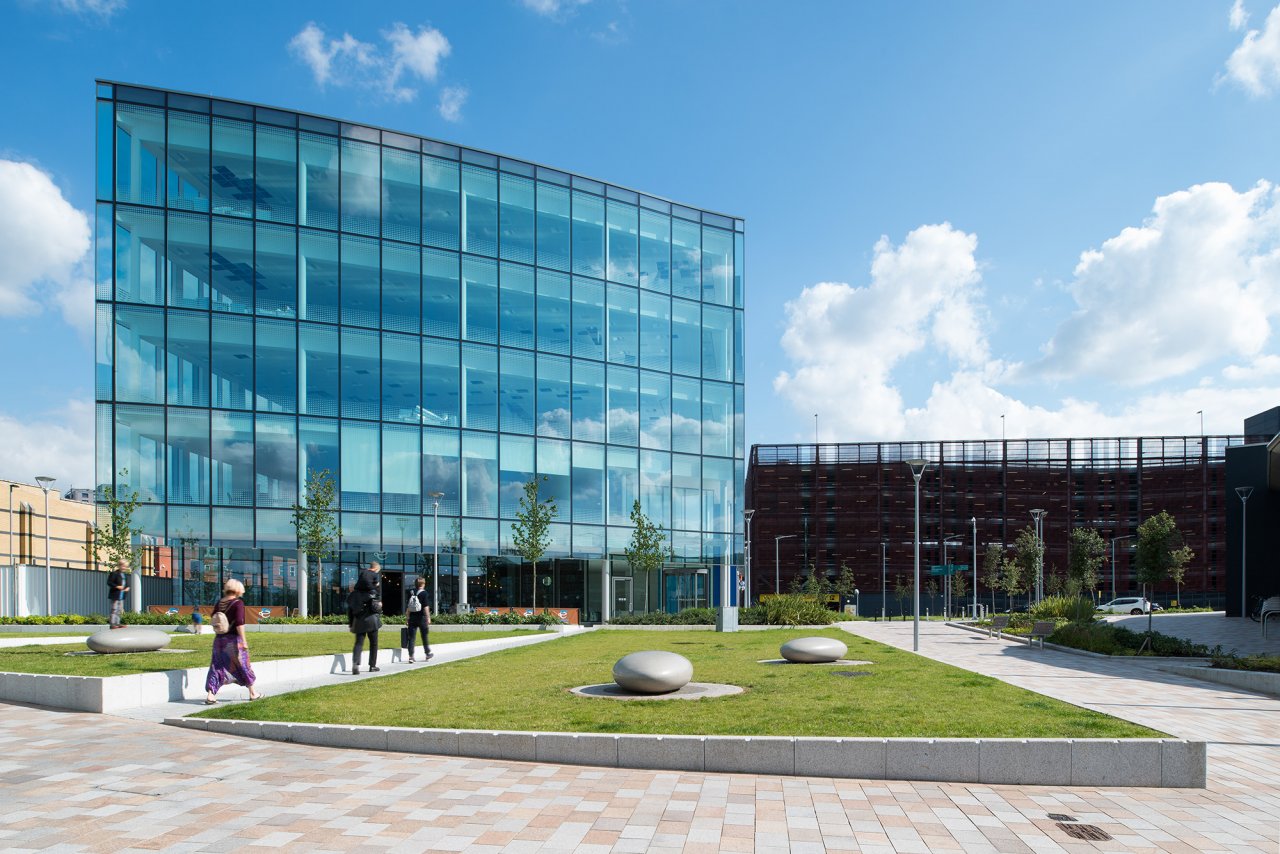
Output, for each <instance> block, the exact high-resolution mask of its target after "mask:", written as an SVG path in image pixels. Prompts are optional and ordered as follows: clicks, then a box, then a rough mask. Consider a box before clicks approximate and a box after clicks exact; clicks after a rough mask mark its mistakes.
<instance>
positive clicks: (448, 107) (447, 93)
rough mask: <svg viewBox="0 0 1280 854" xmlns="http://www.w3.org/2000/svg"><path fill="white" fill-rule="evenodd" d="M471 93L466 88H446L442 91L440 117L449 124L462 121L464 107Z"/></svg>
mask: <svg viewBox="0 0 1280 854" xmlns="http://www.w3.org/2000/svg"><path fill="white" fill-rule="evenodd" d="M469 94H470V93H469V92H468V91H467V89H466V87H465V86H446V87H445V88H443V89H441V90H440V117H441V118H442V119H444V120H445V121H447V122H460V121H462V107H463V105H464V104H466V103H467V95H469Z"/></svg>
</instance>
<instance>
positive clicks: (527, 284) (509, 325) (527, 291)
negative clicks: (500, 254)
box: [498, 264, 534, 350]
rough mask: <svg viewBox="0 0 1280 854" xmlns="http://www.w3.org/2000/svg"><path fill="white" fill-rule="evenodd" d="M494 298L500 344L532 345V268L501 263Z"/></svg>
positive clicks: (527, 348)
mask: <svg viewBox="0 0 1280 854" xmlns="http://www.w3.org/2000/svg"><path fill="white" fill-rule="evenodd" d="M500 273H501V293H500V295H499V298H498V307H499V323H500V324H501V328H500V330H499V331H500V336H501V342H502V344H503V346H506V347H523V348H525V349H526V350H532V349H533V345H534V308H533V302H534V297H533V268H532V267H522V266H520V265H519V264H503V265H502V268H501V271H500Z"/></svg>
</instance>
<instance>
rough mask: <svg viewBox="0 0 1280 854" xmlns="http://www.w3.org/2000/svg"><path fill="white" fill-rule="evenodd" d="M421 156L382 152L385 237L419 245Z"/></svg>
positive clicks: (394, 151)
mask: <svg viewBox="0 0 1280 854" xmlns="http://www.w3.org/2000/svg"><path fill="white" fill-rule="evenodd" d="M420 162H421V156H420V155H417V154H411V153H409V152H407V151H397V150H395V149H394V148H384V149H382V236H383V237H389V238H391V239H392V240H400V241H403V242H405V243H413V244H417V243H418V240H419V237H420V236H421V234H422V214H421V209H422V184H421V176H420V175H419V174H418V170H419V163H420Z"/></svg>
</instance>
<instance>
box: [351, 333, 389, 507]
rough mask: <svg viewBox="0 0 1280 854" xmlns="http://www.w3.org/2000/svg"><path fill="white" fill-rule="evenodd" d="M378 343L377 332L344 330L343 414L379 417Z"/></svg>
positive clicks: (371, 417)
mask: <svg viewBox="0 0 1280 854" xmlns="http://www.w3.org/2000/svg"><path fill="white" fill-rule="evenodd" d="M378 344H379V341H378V333H376V332H362V331H360V330H357V329H343V330H342V379H341V383H342V385H341V388H342V417H343V418H370V419H376V418H377V417H378V412H379V404H378V392H379V390H380V389H381V387H382V380H381V371H380V370H379V367H380V361H379V358H378ZM374 491H375V492H376V491H377V490H374Z"/></svg>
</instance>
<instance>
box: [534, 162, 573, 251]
mask: <svg viewBox="0 0 1280 854" xmlns="http://www.w3.org/2000/svg"><path fill="white" fill-rule="evenodd" d="M538 266H539V267H551V268H552V269H555V270H566V271H567V270H568V269H569V191H568V190H566V189H565V188H564V187H557V186H556V185H554V184H544V183H542V182H538Z"/></svg>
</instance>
